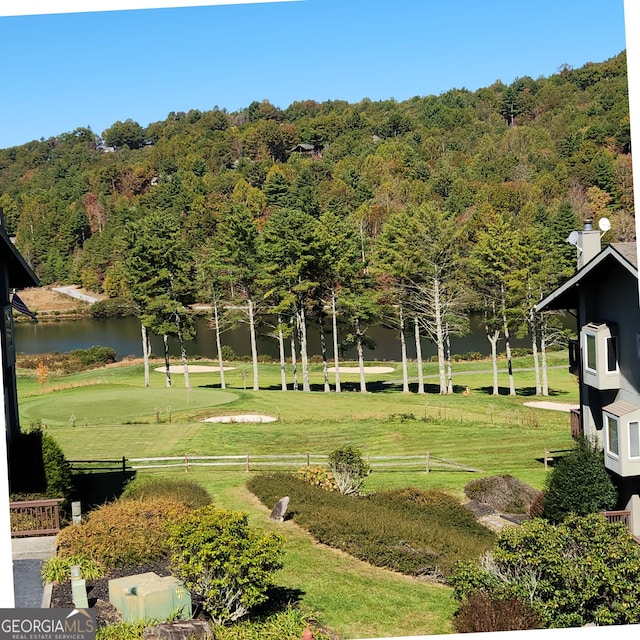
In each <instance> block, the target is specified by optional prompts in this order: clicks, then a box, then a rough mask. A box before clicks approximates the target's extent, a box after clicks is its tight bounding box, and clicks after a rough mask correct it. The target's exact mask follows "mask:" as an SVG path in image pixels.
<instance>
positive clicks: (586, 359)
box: [584, 331, 598, 373]
mask: <svg viewBox="0 0 640 640" xmlns="http://www.w3.org/2000/svg"><path fill="white" fill-rule="evenodd" d="M589 338H593V342H594V344H593V346H594V349H595V352H594V354H593V357H594V358H595V359H596V362H595V368H594V369H592V368H591V367H590V366H589V348H588V346H587V342H588V339H589ZM584 368H585V369H586V370H587V371H588V372H589V373H598V334H597V333H592V332H586V331H585V333H584Z"/></svg>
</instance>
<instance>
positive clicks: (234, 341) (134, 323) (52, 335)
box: [16, 316, 530, 361]
mask: <svg viewBox="0 0 640 640" xmlns="http://www.w3.org/2000/svg"><path fill="white" fill-rule="evenodd" d="M481 320H482V319H481V317H479V316H472V317H471V331H470V333H469V334H467V335H466V336H461V337H457V338H452V340H451V350H452V353H458V354H463V353H469V352H472V351H477V352H480V353H483V354H486V355H488V354H489V342H488V341H487V339H486V337H485V335H484V330H483V328H482V326H481ZM268 331H269V330H268V329H265V330H264V331H263V332H262V333H260V335H259V336H258V353H260V354H262V355H269V356H272V357H278V342H277V340H276V338H275V337H270V336H269V335H268ZM339 331H340V329H339ZM308 334H309V335H308V340H309V354H310V355H320V338H319V334H318V331H317V329H316V328H314V327H313V326H311V327H309V329H308ZM345 334H346V331H344V332H343V336H344V335H345ZM367 334H368V335H369V336H370V337H371V338H373V340H374V341H375V344H376V346H375V349H372V350H370V349H365V358H366V359H367V360H395V361H399V360H401V354H400V339H399V337H398V332H397V331H394V330H391V329H386V328H384V327H380V326H375V327H370V328H369V329H368V330H367ZM406 337H407V353H408V356H409V358H415V355H416V354H415V344H414V341H413V333H412V332H408V333H407V336H406ZM326 339H327V342H328V344H327V348H328V352H329V355H330V357H332V356H331V353H332V347H331V335H330V331H327V335H326ZM222 344H223V345H229V346H230V347H232V348H233V350H234V351H235V353H237V354H238V355H240V356H242V355H250V353H251V347H250V344H249V330H248V327H246V326H244V325H243V326H241V327H239V328H238V329H234V330H232V331H227V332H225V333H224V334H223V335H222ZM16 345H17V350H18V351H19V352H21V353H27V354H35V353H50V352H55V351H58V352H61V353H64V352H67V351H71V350H73V349H85V348H88V347H91V346H93V345H100V346H105V347H111V348H112V349H114V350H115V351H116V353H117V354H118V358H124V357H125V356H128V355H132V356H138V357H142V343H141V334H140V323H139V321H138V320H137V319H136V318H117V319H114V318H111V319H103V320H96V319H92V318H83V319H80V320H63V321H59V322H39V323H38V324H33V323H31V322H29V323H26V322H20V323H17V324H16ZM151 346H152V349H153V353H154V355H156V356H162V353H163V349H162V339H161V338H158V337H156V336H152V338H151ZM512 346H514V347H529V346H530V340H529V338H524V339H520V340H518V339H512ZM288 347H289V345H288V342H286V344H285V348H286V349H287V355H288V354H289V349H288ZM170 348H171V352H172V354H173V355H179V347H178V344H177V341H175V340H171V341H170ZM502 348H504V345H502ZM187 353H188V355H190V356H195V355H198V356H201V357H203V358H214V357H215V355H216V345H215V333H214V331H213V330H212V329H210V328H209V326H208V323H207V320H206V319H204V318H198V319H197V321H196V337H195V339H194V340H192V341H190V342H189V343H188V346H187ZM435 353H436V349H435V345H434V344H432V343H431V342H429V341H427V340H426V339H423V340H422V355H423V358H427V357H429V356H432V355H435ZM346 357H347V358H348V359H355V358H356V352H355V349H351V350H350V351H349V352H347V354H346Z"/></svg>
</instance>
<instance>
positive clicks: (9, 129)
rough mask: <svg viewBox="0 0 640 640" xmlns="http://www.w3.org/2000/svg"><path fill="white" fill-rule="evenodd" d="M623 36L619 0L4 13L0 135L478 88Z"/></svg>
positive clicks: (615, 46) (576, 59)
mask: <svg viewBox="0 0 640 640" xmlns="http://www.w3.org/2000/svg"><path fill="white" fill-rule="evenodd" d="M624 48H625V25H624V7H623V0H553V1H551V0H538V1H537V2H536V3H520V2H514V1H513V0H509V1H507V0H447V1H446V2H445V1H443V0H391V1H387V0H300V1H298V2H281V3H277V2H274V3H267V4H245V5H236V6H211V7H194V8H169V9H147V10H131V11H107V12H100V13H75V14H60V15H36V16H17V17H0V52H1V55H2V60H3V62H2V64H1V65H0V81H1V84H2V88H3V89H2V94H1V95H2V99H1V100H0V123H1V124H0V148H5V147H10V146H13V145H18V144H23V143H25V142H28V141H30V140H34V139H39V138H41V137H44V138H48V137H50V136H54V135H57V134H60V133H63V132H67V131H73V130H74V129H75V128H77V127H85V126H89V127H91V129H92V130H93V131H94V132H96V133H98V134H101V133H102V132H103V131H104V130H105V129H106V128H107V127H109V126H110V125H112V124H113V123H114V122H115V121H117V120H125V119H126V118H133V119H134V120H136V121H137V122H139V123H140V124H141V125H142V126H147V125H148V124H149V123H151V122H155V121H157V120H162V119H164V118H166V116H167V114H168V113H169V112H171V111H188V110H189V109H200V110H203V111H204V110H207V109H211V108H213V107H214V106H216V105H217V106H219V107H221V108H226V109H228V110H229V111H235V110H239V109H242V108H243V107H246V106H247V105H249V104H250V103H251V102H252V101H253V100H263V99H268V100H270V101H271V102H272V103H273V104H275V105H277V106H279V107H281V108H286V107H287V106H288V105H289V104H290V103H291V102H293V101H295V100H305V99H314V100H318V101H323V100H330V99H341V100H347V101H349V102H357V101H359V100H361V99H363V98H365V97H367V98H370V99H372V100H383V99H388V98H395V99H397V100H399V101H400V100H405V99H407V98H410V97H412V96H415V95H429V94H436V95H437V94H439V93H442V92H443V91H446V90H448V89H451V88H453V87H466V88H468V89H471V90H475V89H478V88H479V87H482V86H487V85H489V84H491V83H492V82H493V81H495V80H496V79H500V80H502V81H503V82H505V83H507V84H509V83H510V82H512V81H513V80H514V79H515V78H516V77H520V76H524V75H529V76H532V77H534V78H537V77H539V76H548V75H551V74H553V73H555V72H556V71H557V69H558V67H559V66H560V65H562V64H563V63H567V64H570V65H572V66H574V67H579V66H581V65H583V64H584V63H585V62H589V61H593V62H600V61H602V60H605V59H607V58H610V57H612V56H614V55H616V54H618V53H620V51H622V50H623V49H624Z"/></svg>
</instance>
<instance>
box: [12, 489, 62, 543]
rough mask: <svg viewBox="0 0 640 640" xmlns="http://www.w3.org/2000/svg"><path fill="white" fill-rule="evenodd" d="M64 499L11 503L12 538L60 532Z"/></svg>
mask: <svg viewBox="0 0 640 640" xmlns="http://www.w3.org/2000/svg"><path fill="white" fill-rule="evenodd" d="M60 502H62V499H60V498H58V499H54V500H22V501H19V502H10V503H9V509H10V517H11V536H12V537H17V536H45V535H54V534H56V533H58V532H59V531H60V511H59V509H58V504H59V503H60Z"/></svg>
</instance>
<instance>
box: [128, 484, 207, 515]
mask: <svg viewBox="0 0 640 640" xmlns="http://www.w3.org/2000/svg"><path fill="white" fill-rule="evenodd" d="M121 498H122V499H135V500H148V499H150V498H170V499H173V500H180V502H183V503H184V504H185V505H186V506H187V507H189V508H190V509H198V508H199V507H205V506H206V505H208V504H211V501H212V499H211V495H210V494H209V492H208V491H207V490H206V489H205V488H204V487H203V486H202V485H200V484H198V483H197V482H194V481H193V480H180V479H178V478H157V477H153V476H138V477H136V478H134V479H133V480H132V481H131V482H129V484H127V486H126V487H125V490H124V491H123V492H122V496H121Z"/></svg>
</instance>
